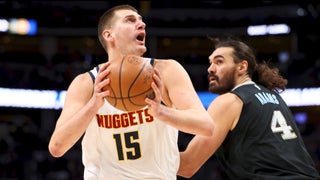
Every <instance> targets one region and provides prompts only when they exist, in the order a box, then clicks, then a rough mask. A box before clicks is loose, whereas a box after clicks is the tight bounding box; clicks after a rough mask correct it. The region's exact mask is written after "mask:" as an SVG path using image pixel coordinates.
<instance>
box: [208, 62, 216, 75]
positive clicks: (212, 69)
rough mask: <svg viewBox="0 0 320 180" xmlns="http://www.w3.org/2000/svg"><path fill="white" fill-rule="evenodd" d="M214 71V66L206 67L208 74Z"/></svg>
mask: <svg viewBox="0 0 320 180" xmlns="http://www.w3.org/2000/svg"><path fill="white" fill-rule="evenodd" d="M215 71H216V68H215V66H214V64H213V63H212V64H210V66H209V67H208V73H209V74H210V73H214V72H215Z"/></svg>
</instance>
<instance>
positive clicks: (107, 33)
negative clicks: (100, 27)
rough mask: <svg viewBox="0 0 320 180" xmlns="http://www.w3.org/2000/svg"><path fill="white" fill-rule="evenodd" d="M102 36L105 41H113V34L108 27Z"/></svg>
mask: <svg viewBox="0 0 320 180" xmlns="http://www.w3.org/2000/svg"><path fill="white" fill-rule="evenodd" d="M102 36H103V38H104V40H105V41H107V42H110V41H113V34H112V32H111V30H110V29H106V30H104V31H103V32H102Z"/></svg>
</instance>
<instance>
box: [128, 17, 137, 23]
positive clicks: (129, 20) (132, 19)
mask: <svg viewBox="0 0 320 180" xmlns="http://www.w3.org/2000/svg"><path fill="white" fill-rule="evenodd" d="M126 22H136V18H135V17H134V16H130V17H127V18H126Z"/></svg>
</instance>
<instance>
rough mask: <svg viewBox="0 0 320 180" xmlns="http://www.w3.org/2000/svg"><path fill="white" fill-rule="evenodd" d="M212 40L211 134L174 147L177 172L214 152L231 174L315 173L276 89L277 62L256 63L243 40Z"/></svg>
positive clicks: (279, 82)
mask: <svg viewBox="0 0 320 180" xmlns="http://www.w3.org/2000/svg"><path fill="white" fill-rule="evenodd" d="M213 40H214V42H215V45H216V46H215V50H214V51H213V53H212V54H211V55H210V56H209V62H210V67H209V68H208V73H209V75H208V79H209V91H210V92H212V93H217V94H219V96H218V97H217V98H216V99H215V100H214V101H213V102H212V103H211V104H210V106H209V108H208V112H209V113H210V115H211V117H212V119H213V120H214V122H215V130H214V134H213V135H212V136H211V137H204V136H195V137H194V138H193V139H192V140H191V142H190V144H189V145H188V147H187V149H186V150H185V151H184V152H181V153H180V158H181V162H180V168H179V171H178V175H180V176H183V177H191V176H193V175H194V174H195V173H196V172H197V170H198V169H199V168H200V167H201V166H202V165H203V164H204V163H205V162H206V160H208V159H209V158H210V157H211V156H212V155H213V154H215V155H216V158H217V160H218V161H219V162H220V164H221V165H222V167H223V169H224V170H225V173H226V174H227V175H228V177H229V178H230V179H232V180H233V179H236V180H239V179H271V180H275V179H279V180H280V179H281V180H283V179H297V180H298V179H299V180H302V179H318V178H319V174H318V172H317V170H316V168H315V164H314V162H313V161H312V159H311V157H310V155H309V154H308V152H307V150H306V147H305V145H304V142H303V140H302V138H301V135H300V133H299V130H298V128H297V126H296V124H295V121H294V118H293V116H292V113H291V112H290V109H289V108H288V107H287V105H286V103H285V102H284V101H283V99H282V98H281V97H280V96H279V95H278V92H279V91H281V90H284V89H285V86H286V84H287V80H286V79H284V78H283V77H282V76H281V75H280V74H279V71H278V69H277V68H274V67H271V66H269V65H268V64H267V63H260V64H257V61H256V58H255V55H254V53H253V50H252V49H251V48H250V47H249V46H248V45H246V44H244V43H243V42H241V41H236V40H232V39H225V40H219V39H213ZM255 79H257V80H255Z"/></svg>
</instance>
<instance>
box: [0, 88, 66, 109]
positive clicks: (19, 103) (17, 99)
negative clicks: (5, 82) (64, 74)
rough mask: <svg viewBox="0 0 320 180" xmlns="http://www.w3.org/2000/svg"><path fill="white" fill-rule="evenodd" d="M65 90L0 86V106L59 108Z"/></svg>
mask: <svg viewBox="0 0 320 180" xmlns="http://www.w3.org/2000/svg"><path fill="white" fill-rule="evenodd" d="M65 94H66V91H51V90H30V89H9V88H0V107H15V108H39V109H61V108H62V106H63V104H64V99H65Z"/></svg>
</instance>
